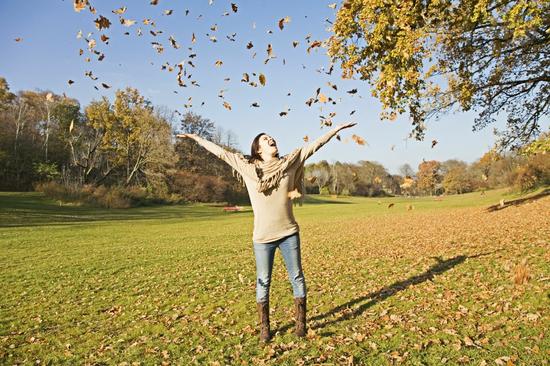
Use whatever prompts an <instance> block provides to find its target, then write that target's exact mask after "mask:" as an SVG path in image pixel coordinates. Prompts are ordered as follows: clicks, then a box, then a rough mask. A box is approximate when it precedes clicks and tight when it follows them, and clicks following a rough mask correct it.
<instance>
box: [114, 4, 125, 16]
mask: <svg viewBox="0 0 550 366" xmlns="http://www.w3.org/2000/svg"><path fill="white" fill-rule="evenodd" d="M125 11H126V7H125V6H123V7H122V8H119V9H115V10H113V11H112V12H113V13H114V14H118V15H121V14H124V12H125Z"/></svg>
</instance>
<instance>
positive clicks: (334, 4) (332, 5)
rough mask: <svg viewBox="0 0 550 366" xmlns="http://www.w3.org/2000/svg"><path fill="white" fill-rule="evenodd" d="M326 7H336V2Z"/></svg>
mask: <svg viewBox="0 0 550 366" xmlns="http://www.w3.org/2000/svg"><path fill="white" fill-rule="evenodd" d="M328 7H329V8H331V9H336V3H332V4H329V5H328Z"/></svg>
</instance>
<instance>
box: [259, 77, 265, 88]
mask: <svg viewBox="0 0 550 366" xmlns="http://www.w3.org/2000/svg"><path fill="white" fill-rule="evenodd" d="M258 79H259V80H260V84H262V86H265V75H264V74H260V76H259V77H258Z"/></svg>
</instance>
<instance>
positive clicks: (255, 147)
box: [249, 132, 279, 163]
mask: <svg viewBox="0 0 550 366" xmlns="http://www.w3.org/2000/svg"><path fill="white" fill-rule="evenodd" d="M263 135H267V134H266V133H265V132H262V133H259V134H258V135H257V136H256V137H254V140H252V146H251V147H250V159H249V161H250V162H251V163H253V162H255V161H256V160H258V161H262V160H263V159H262V156H261V155H260V153H259V152H258V151H259V150H260V137H262V136H263ZM276 156H277V157H279V153H277V155H276Z"/></svg>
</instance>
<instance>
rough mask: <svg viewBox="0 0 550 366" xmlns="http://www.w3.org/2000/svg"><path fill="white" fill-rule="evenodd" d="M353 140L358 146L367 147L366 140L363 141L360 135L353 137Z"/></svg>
mask: <svg viewBox="0 0 550 366" xmlns="http://www.w3.org/2000/svg"><path fill="white" fill-rule="evenodd" d="M351 138H352V139H353V141H355V143H356V144H357V145H365V144H366V143H367V142H366V141H365V139H363V138H362V137H361V136H358V135H355V134H354V135H352V136H351Z"/></svg>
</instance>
